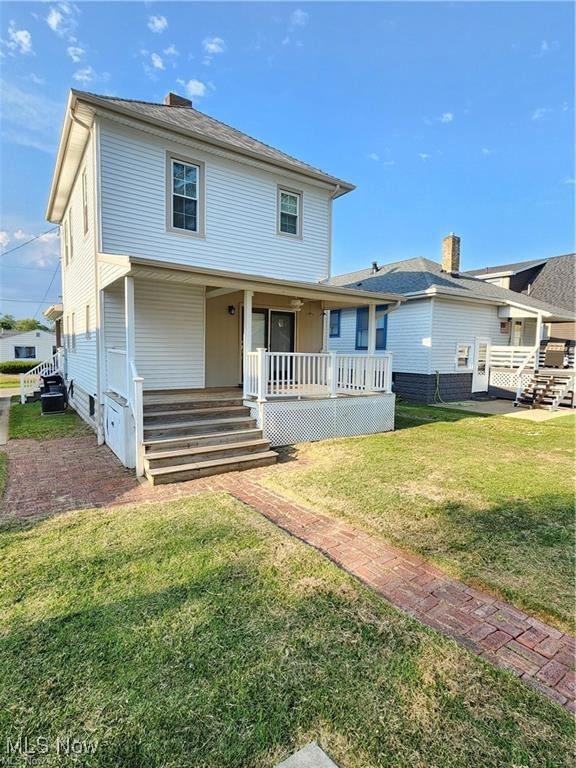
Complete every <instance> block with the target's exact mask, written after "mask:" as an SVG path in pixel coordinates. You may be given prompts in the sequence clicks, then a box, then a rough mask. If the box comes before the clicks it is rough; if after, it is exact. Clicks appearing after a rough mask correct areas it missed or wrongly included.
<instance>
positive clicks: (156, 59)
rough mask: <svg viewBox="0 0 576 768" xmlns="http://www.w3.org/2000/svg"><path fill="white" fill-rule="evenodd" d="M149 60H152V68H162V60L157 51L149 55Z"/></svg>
mask: <svg viewBox="0 0 576 768" xmlns="http://www.w3.org/2000/svg"><path fill="white" fill-rule="evenodd" d="M150 61H151V62H152V66H153V67H154V69H164V62H163V61H162V57H161V56H159V55H158V54H157V53H153V54H152V55H151V56H150Z"/></svg>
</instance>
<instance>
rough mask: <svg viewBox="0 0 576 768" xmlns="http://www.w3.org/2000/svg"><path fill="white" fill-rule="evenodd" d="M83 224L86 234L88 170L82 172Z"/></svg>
mask: <svg viewBox="0 0 576 768" xmlns="http://www.w3.org/2000/svg"><path fill="white" fill-rule="evenodd" d="M82 224H83V227H84V234H87V232H88V179H87V177H86V168H84V170H83V171H82Z"/></svg>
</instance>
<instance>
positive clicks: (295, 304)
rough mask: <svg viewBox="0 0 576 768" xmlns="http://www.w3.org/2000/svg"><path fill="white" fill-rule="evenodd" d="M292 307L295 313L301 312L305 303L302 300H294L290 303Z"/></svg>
mask: <svg viewBox="0 0 576 768" xmlns="http://www.w3.org/2000/svg"><path fill="white" fill-rule="evenodd" d="M290 306H291V307H292V309H293V310H294V311H295V312H300V310H301V309H302V307H303V306H304V302H303V301H302V299H292V301H291V302H290Z"/></svg>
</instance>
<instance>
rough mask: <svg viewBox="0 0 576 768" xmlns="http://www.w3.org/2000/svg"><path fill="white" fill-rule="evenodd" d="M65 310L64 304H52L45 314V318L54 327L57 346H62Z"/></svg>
mask: <svg viewBox="0 0 576 768" xmlns="http://www.w3.org/2000/svg"><path fill="white" fill-rule="evenodd" d="M63 314H64V309H63V307H62V304H52V306H50V307H48V309H47V310H45V311H44V312H43V315H44V317H45V318H46V319H47V320H48V321H49V322H51V323H52V324H53V325H54V334H55V336H56V346H57V347H61V346H62V337H63V332H62V316H63Z"/></svg>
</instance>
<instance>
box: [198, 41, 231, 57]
mask: <svg viewBox="0 0 576 768" xmlns="http://www.w3.org/2000/svg"><path fill="white" fill-rule="evenodd" d="M202 47H203V48H204V51H205V52H206V53H209V54H211V55H214V54H215V53H224V51H225V50H226V43H225V42H224V40H222V38H221V37H207V38H206V39H205V40H204V42H203V43H202Z"/></svg>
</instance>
